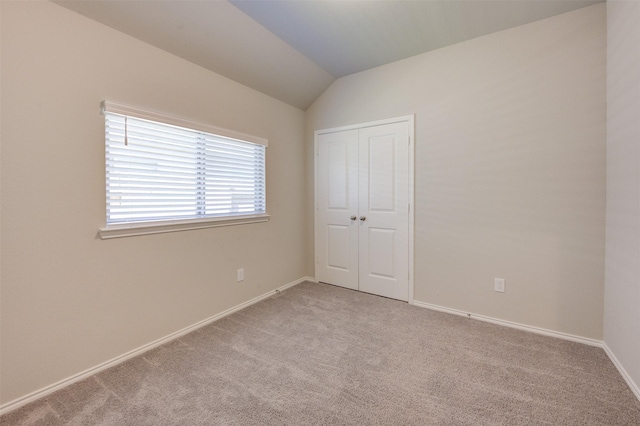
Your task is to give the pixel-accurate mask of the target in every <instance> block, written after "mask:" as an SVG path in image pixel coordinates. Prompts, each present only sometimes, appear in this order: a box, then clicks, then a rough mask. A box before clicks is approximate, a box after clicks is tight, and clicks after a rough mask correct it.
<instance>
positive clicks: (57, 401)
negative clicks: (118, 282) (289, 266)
mask: <svg viewBox="0 0 640 426" xmlns="http://www.w3.org/2000/svg"><path fill="white" fill-rule="evenodd" d="M0 423H1V424H2V425H63V424H64V425H67V424H68V425H333V424H335V425H432V424H437V425H518V424H522V425H640V402H639V401H638V400H637V399H636V398H635V397H634V395H633V393H632V392H631V390H630V389H629V388H628V387H627V385H626V384H625V382H624V381H623V379H622V377H621V376H620V375H619V373H618V372H617V371H616V369H615V367H614V366H613V364H612V363H611V362H610V360H609V359H608V358H607V356H606V354H605V353H604V351H603V350H602V349H600V348H595V347H590V346H585V345H582V344H578V343H572V342H567V341H564V340H559V339H555V338H550V337H544V336H539V335H536V334H531V333H527V332H523V331H519V330H514V329H509V328H505V327H501V326H497V325H493V324H488V323H484V322H480V321H475V320H469V319H466V318H463V317H458V316H453V315H449V314H444V313H439V312H432V311H429V310H426V309H422V308H418V307H414V306H410V305H408V304H406V303H402V302H398V301H394V300H389V299H385V298H381V297H376V296H372V295H368V294H364V293H359V292H355V291H350V290H345V289H342V288H338V287H334V286H329V285H325V284H314V283H302V284H300V285H297V286H295V287H293V288H291V289H289V290H287V291H285V292H283V293H281V294H279V295H277V296H274V297H272V298H270V299H267V300H265V301H262V302H260V303H258V304H256V305H253V306H251V307H249V308H247V309H245V310H243V311H241V312H238V313H235V314H233V315H231V316H228V317H226V318H224V319H222V320H220V321H217V322H215V323H213V324H211V325H208V326H206V327H203V328H201V329H199V330H197V331H195V332H193V333H191V334H188V335H186V336H183V337H181V338H180V339H178V340H175V341H173V342H171V343H169V344H166V345H164V346H161V347H159V348H156V349H154V350H151V351H149V352H146V353H145V354H143V355H142V356H139V357H137V358H134V359H132V360H129V361H127V362H126V363H123V364H121V365H118V366H116V367H113V368H111V369H109V370H106V371H104V372H101V373H99V374H97V375H95V376H93V377H90V378H88V379H86V380H84V381H82V382H78V383H76V384H74V385H71V386H69V387H67V388H65V389H62V390H60V391H58V392H56V393H53V394H51V395H49V396H48V397H46V398H43V399H41V400H38V401H36V402H34V403H31V404H29V405H27V406H25V407H23V408H21V409H19V410H16V411H14V412H11V413H8V414H7V415H5V416H3V417H2V418H0Z"/></svg>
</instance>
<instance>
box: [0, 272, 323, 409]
mask: <svg viewBox="0 0 640 426" xmlns="http://www.w3.org/2000/svg"><path fill="white" fill-rule="evenodd" d="M304 281H314V279H313V278H311V277H302V278H300V279H297V280H295V281H293V282H290V283H288V284H285V285H283V286H280V287H278V288H277V289H275V290H271V291H269V292H267V293H265V294H263V295H260V296H258V297H254V298H253V299H251V300H248V301H246V302H243V303H241V304H239V305H237V306H234V307H233V308H229V309H227V310H226V311H223V312H220V313H219V314H216V315H213V316H212V317H209V318H207V319H204V320H202V321H199V322H197V323H195V324H192V325H190V326H188V327H185V328H183V329H182V330H178V331H176V332H174V333H171V334H169V335H167V336H164V337H161V338H160V339H158V340H154V341H153V342H151V343H147V344H146V345H143V346H140V347H139V348H137V349H133V350H131V351H129V352H127V353H124V354H122V355H119V356H117V357H115V358H112V359H110V360H108V361H105V362H103V363H101V364H98V365H96V366H95V367H91V368H89V369H87V370H84V371H82V372H80V373H78V374H74V375H73V376H71V377H67V378H66V379H62V380H60V381H59V382H56V383H53V384H51V385H49V386H45V387H44V388H42V389H39V390H37V391H34V392H31V393H30V394H27V395H25V396H22V397H20V398H17V399H14V400H13V401H9V402H7V403H6V404H3V405H1V406H0V415H3V414H6V413H8V412H10V411H13V410H16V409H18V408H20V407H22V406H23V405H26V404H28V403H30V402H33V401H35V400H37V399H40V398H43V397H45V396H47V395H49V394H51V393H53V392H55V391H57V390H59V389H62V388H64V387H67V386H69V385H71V384H73V383H76V382H79V381H80V380H83V379H86V378H87V377H90V376H93V375H94V374H97V373H99V372H101V371H104V370H106V369H107V368H111V367H113V366H115V365H118V364H121V363H123V362H125V361H126V360H128V359H131V358H133V357H136V356H138V355H141V354H143V353H145V352H147V351H149V350H151V349H153V348H156V347H158V346H160V345H163V344H165V343H168V342H170V341H172V340H174V339H177V338H178V337H181V336H184V335H185V334H188V333H190V332H192V331H195V330H197V329H199V328H201V327H204V326H205V325H208V324H211V323H212V322H214V321H217V320H219V319H222V318H224V317H226V316H228V315H231V314H233V313H234V312H237V311H239V310H241V309H244V308H246V307H248V306H251V305H253V304H255V303H258V302H260V301H262V300H264V299H267V298H268V297H271V296H273V295H274V294H277V293H280V292H281V291H284V290H286V289H288V288H290V287H293V286H295V285H297V284H300V283H302V282H304Z"/></svg>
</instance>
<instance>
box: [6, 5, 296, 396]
mask: <svg viewBox="0 0 640 426" xmlns="http://www.w3.org/2000/svg"><path fill="white" fill-rule="evenodd" d="M0 4H1V10H2V14H1V19H2V21H1V39H2V82H1V84H2V86H1V89H2V99H1V108H2V128H1V138H2V160H1V161H2V163H1V170H2V200H1V201H2V216H1V219H2V222H1V225H2V226H1V232H2V240H1V244H2V246H1V249H2V252H1V259H2V264H1V267H2V270H1V271H2V272H1V273H2V275H1V279H2V282H1V284H2V287H1V315H2V316H1V330H0V331H1V334H0V340H1V342H2V344H1V353H0V355H1V377H0V382H1V383H2V385H1V396H0V403H7V402H8V401H11V400H13V399H14V398H17V397H21V396H23V395H25V394H27V393H29V392H32V391H35V390H37V389H39V388H41V387H43V386H46V385H50V384H52V383H54V382H56V381H58V380H61V379H65V378H67V377H69V376H71V375H73V374H76V373H79V372H81V371H83V370H85V369H87V368H90V367H93V366H96V365H97V364H99V363H101V362H104V361H107V360H109V359H111V358H113V357H115V356H119V355H121V354H124V353H126V352H127V351H130V350H132V349H135V348H137V347H139V346H141V345H143V344H147V343H149V342H151V341H153V340H155V339H158V338H161V337H163V336H165V335H167V334H169V333H172V332H175V331H177V330H180V329H182V328H184V327H186V326H189V325H191V324H194V323H196V322H198V321H200V320H203V319H205V318H208V317H210V316H212V315H214V314H216V313H219V312H221V311H223V310H225V309H227V308H230V307H233V306H236V305H237V304H239V303H241V302H244V301H247V300H249V299H251V298H253V297H256V296H258V295H261V294H264V293H266V292H268V291H271V290H273V289H275V288H277V287H279V286H281V285H284V284H286V283H289V282H292V281H294V280H297V279H299V278H301V277H303V276H305V275H306V272H307V271H305V268H304V266H305V264H306V257H307V253H306V252H305V247H306V246H305V244H304V234H305V229H306V227H307V222H306V219H305V210H304V209H305V201H304V200H305V191H306V188H305V185H304V180H305V174H304V169H305V164H304V161H303V158H304V155H305V152H304V149H305V147H304V144H303V143H302V141H303V139H304V112H303V111H301V110H298V109H296V108H293V107H290V106H287V105H285V104H283V103H281V102H279V101H276V100H274V99H272V98H269V97H267V96H265V95H262V94H260V93H258V92H255V91H253V90H251V89H248V88H246V87H244V86H241V85H239V84H237V83H234V82H232V81H230V80H228V79H225V78H223V77H220V76H218V75H216V74H213V73H211V72H209V71H206V70H204V69H202V68H199V67H197V66H195V65H193V64H191V63H189V62H186V61H183V60H180V59H178V58H176V57H174V56H172V55H170V54H168V53H165V52H162V51H160V50H158V49H155V48H152V47H150V46H149V45H146V44H144V43H142V42H139V41H136V40H134V39H132V38H130V37H128V36H125V35H123V34H121V33H119V32H116V31H114V30H112V29H109V28H107V27H104V26H102V25H100V24H98V23H95V22H93V21H91V20H88V19H86V18H84V17H82V16H80V15H78V14H75V13H73V12H70V11H68V10H66V9H63V8H61V7H60V6H57V5H55V4H53V3H49V2H16V3H14V2H7V1H2V2H0ZM103 99H107V100H111V101H115V102H121V103H125V104H128V105H132V106H137V107H142V108H147V109H151V110H156V111H159V112H165V113H169V114H173V115H177V116H180V117H185V118H188V119H191V120H194V121H200V122H203V123H209V124H212V125H215V126H219V127H224V128H228V129H233V130H237V131H241V132H245V133H249V134H254V135H257V136H262V137H267V138H269V148H268V150H267V180H268V182H267V191H268V210H269V213H271V215H272V218H271V221H270V222H267V223H261V224H252V225H242V226H233V227H225V228H213V229H207V230H199V231H185V232H176V233H170V234H161V235H151V236H143V237H131V238H121V239H116V240H108V241H102V240H100V239H98V238H97V237H96V234H97V231H98V227H100V226H101V225H104V221H105V189H104V121H103V118H102V117H101V116H100V114H99V103H100V101H101V100H103ZM240 267H244V268H245V281H244V283H242V284H237V283H236V282H235V273H236V269H237V268H240Z"/></svg>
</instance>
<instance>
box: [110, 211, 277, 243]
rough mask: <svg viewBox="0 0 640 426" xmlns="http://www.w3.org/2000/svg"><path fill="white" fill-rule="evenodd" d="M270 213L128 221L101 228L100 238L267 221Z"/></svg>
mask: <svg viewBox="0 0 640 426" xmlns="http://www.w3.org/2000/svg"><path fill="white" fill-rule="evenodd" d="M269 217H270V216H269V215H268V214H260V215H251V216H234V217H224V218H209V219H192V220H180V221H176V220H173V221H163V222H146V223H127V224H121V225H111V226H107V227H105V228H100V230H99V232H98V234H99V235H100V239H102V240H108V239H111V238H122V237H134V236H136V235H150V234H162V233H165V232H177V231H190V230H193V229H204V228H216V227H219V226H231V225H242V224H245V223H259V222H267V221H268V220H269Z"/></svg>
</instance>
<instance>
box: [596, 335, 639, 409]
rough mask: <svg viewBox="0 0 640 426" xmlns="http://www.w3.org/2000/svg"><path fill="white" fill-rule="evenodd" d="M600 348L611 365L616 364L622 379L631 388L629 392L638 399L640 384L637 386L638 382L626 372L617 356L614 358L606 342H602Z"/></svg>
mask: <svg viewBox="0 0 640 426" xmlns="http://www.w3.org/2000/svg"><path fill="white" fill-rule="evenodd" d="M602 348H603V349H604V351H605V352H606V353H607V356H608V357H609V359H610V360H611V362H612V363H613V365H615V366H616V368H617V369H618V372H619V373H620V375H621V376H622V378H623V379H624V381H625V382H627V385H629V387H630V388H631V392H633V393H634V394H635V396H636V398H638V401H640V386H638V384H637V383H636V382H634V381H633V379H632V378H631V376H630V375H629V373H627V370H625V369H624V367H623V366H622V364H620V361H618V358H616V356H615V354H614V353H613V351H612V350H611V348H610V347H609V345H607V343H606V342H602Z"/></svg>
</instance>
